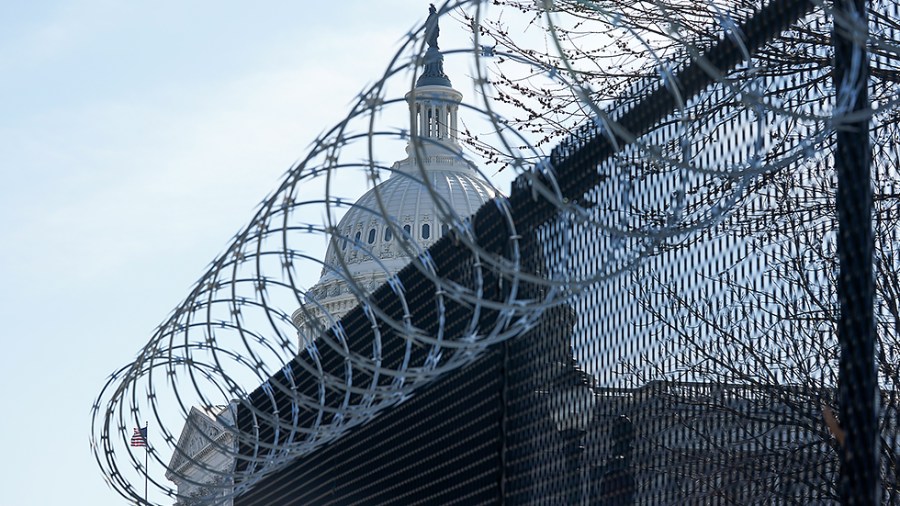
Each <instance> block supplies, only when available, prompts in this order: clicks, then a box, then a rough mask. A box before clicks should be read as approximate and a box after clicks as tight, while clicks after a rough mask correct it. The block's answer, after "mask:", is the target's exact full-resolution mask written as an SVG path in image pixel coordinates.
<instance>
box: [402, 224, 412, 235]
mask: <svg viewBox="0 0 900 506" xmlns="http://www.w3.org/2000/svg"><path fill="white" fill-rule="evenodd" d="M403 231H404V232H406V237H410V236H411V235H412V228H410V226H409V225H403Z"/></svg>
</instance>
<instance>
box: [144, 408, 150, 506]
mask: <svg viewBox="0 0 900 506" xmlns="http://www.w3.org/2000/svg"><path fill="white" fill-rule="evenodd" d="M149 426H150V425H149V423H148V422H147V421H144V504H150V503H149V502H147V482H148V481H149V480H150V468H148V467H147V456H148V455H150V443H149V442H148V441H147V440H148V439H150V437H149V436H150V434H149V433H148V431H149Z"/></svg>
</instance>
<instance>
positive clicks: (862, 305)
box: [833, 0, 880, 505]
mask: <svg viewBox="0 0 900 506" xmlns="http://www.w3.org/2000/svg"><path fill="white" fill-rule="evenodd" d="M866 4H867V2H866V1H865V0H836V1H835V4H834V31H833V39H834V74H833V79H834V85H835V88H836V100H835V112H834V116H833V117H834V118H836V119H837V121H836V123H835V127H836V130H837V131H836V146H835V152H834V163H835V169H836V171H837V201H836V206H837V215H838V230H839V238H838V261H839V265H840V274H839V278H838V286H837V291H838V292H837V293H838V299H839V301H840V318H839V320H838V339H839V341H840V348H841V356H840V378H839V385H840V411H841V418H842V420H841V423H842V425H843V428H844V431H845V433H846V437H845V439H844V446H843V448H842V449H841V469H840V478H839V479H840V481H839V487H838V488H839V491H840V497H841V502H842V503H843V504H845V505H875V504H878V501H879V492H880V490H879V485H878V477H879V467H878V452H877V441H878V381H877V370H876V368H875V329H874V314H873V300H874V285H873V277H872V249H873V236H872V188H871V173H870V172H871V160H872V152H871V147H870V146H869V121H870V115H869V113H868V112H869V110H870V108H869V96H868V76H869V59H868V54H867V52H866V39H867V35H868V27H867V13H866V8H867V5H866Z"/></svg>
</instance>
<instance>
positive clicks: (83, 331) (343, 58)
mask: <svg viewBox="0 0 900 506" xmlns="http://www.w3.org/2000/svg"><path fill="white" fill-rule="evenodd" d="M426 14H427V2H420V1H412V0H379V1H378V2H372V1H357V0H343V1H341V2H287V1H264V2H256V3H253V4H251V3H249V2H238V1H227V0H225V1H223V0H217V1H207V0H193V1H189V2H184V1H173V0H157V1H154V2H148V1H139V2H119V1H112V0H73V1H67V2H62V1H51V0H45V1H35V2H26V1H10V2H3V3H0V173H2V177H3V184H2V185H0V227H2V231H3V239H2V248H0V273H2V280H3V286H2V290H0V294H2V295H0V297H2V299H0V317H2V321H3V326H2V337H3V343H4V350H3V351H4V353H2V354H0V361H2V362H0V371H2V372H0V374H2V378H0V389H2V399H3V402H4V404H5V406H6V409H5V410H4V411H5V416H3V417H2V421H0V424H2V425H0V438H2V442H3V447H4V448H5V450H6V451H7V456H8V463H7V465H6V466H4V467H5V470H4V473H3V478H2V490H3V500H2V502H3V504H9V505H31V504H34V505H44V504H61V503H66V504H72V503H76V504H92V505H106V504H122V503H123V499H122V498H120V497H119V496H118V495H117V494H116V493H115V492H113V491H112V490H110V489H108V488H107V486H106V485H105V483H104V482H103V480H102V477H101V475H100V472H99V470H98V468H97V466H96V464H95V463H94V460H93V457H92V455H91V452H90V448H89V442H88V438H89V435H90V406H91V404H92V403H93V401H94V399H95V397H96V395H97V394H98V392H99V390H100V388H101V387H102V385H103V383H104V382H105V379H106V377H107V376H108V375H109V373H111V372H112V371H113V370H114V369H116V368H118V367H120V366H122V365H124V364H125V363H127V362H128V361H130V360H131V359H132V358H133V357H134V356H135V353H136V351H137V350H138V349H139V348H140V347H141V346H142V345H143V344H144V343H146V341H147V340H148V339H149V337H150V336H151V334H152V332H153V330H154V328H155V327H156V325H157V324H159V323H160V322H161V321H162V320H163V318H164V317H165V316H166V315H167V314H168V313H169V311H170V310H171V309H172V308H173V307H174V306H175V305H176V304H177V303H178V302H179V301H180V300H182V299H183V298H184V296H185V295H186V294H187V291H188V289H189V287H190V286H191V285H192V283H193V282H194V281H196V279H197V278H198V277H199V276H200V275H201V274H202V272H203V270H204V267H205V266H206V265H207V263H208V262H209V261H210V260H212V259H213V258H214V257H215V256H216V255H217V254H218V253H219V252H220V251H221V250H222V248H223V247H224V246H225V245H226V243H227V242H228V240H229V238H230V237H231V236H232V235H233V234H234V233H235V232H236V231H237V230H238V229H239V228H241V227H242V226H243V225H244V224H245V223H246V222H247V220H248V219H249V217H250V215H251V211H252V209H253V208H254V206H255V205H256V204H257V203H258V202H259V201H260V200H261V199H262V198H263V197H264V196H265V195H266V194H267V193H269V191H270V190H271V189H272V188H274V187H275V185H276V183H277V182H278V180H279V179H280V177H281V175H282V174H283V173H284V171H285V170H286V169H287V168H288V167H289V166H290V165H291V164H292V163H293V162H294V161H296V160H297V159H298V158H301V157H302V156H303V155H304V153H305V152H306V151H307V148H308V146H309V144H310V142H312V141H313V139H314V138H315V136H316V134H318V133H320V132H321V131H323V130H325V129H326V128H328V127H330V126H331V125H333V124H334V123H335V122H337V121H338V120H340V119H341V118H342V117H343V116H344V114H346V112H347V109H348V105H349V104H350V103H351V101H352V100H353V98H354V96H355V95H356V93H357V92H359V91H360V90H361V89H362V88H363V87H364V86H365V85H366V84H367V83H369V82H371V81H372V80H374V79H375V78H377V76H379V75H380V73H381V72H382V71H383V69H384V67H385V65H386V63H387V61H388V59H389V57H390V56H391V55H392V54H393V53H394V52H395V51H396V49H397V48H398V47H399V41H400V40H401V38H402V37H403V35H404V34H405V33H406V31H407V30H409V29H410V28H412V27H413V26H415V25H416V24H417V23H421V22H422V21H423V20H424V18H425V15H426ZM442 28H443V29H442V38H443V37H444V34H446V33H448V31H452V30H456V29H458V28H455V27H450V26H446V27H442ZM397 155H398V158H400V157H401V155H402V153H397ZM150 437H151V439H152V438H153V430H152V428H151V435H150ZM73 498H74V500H73ZM151 498H152V497H151Z"/></svg>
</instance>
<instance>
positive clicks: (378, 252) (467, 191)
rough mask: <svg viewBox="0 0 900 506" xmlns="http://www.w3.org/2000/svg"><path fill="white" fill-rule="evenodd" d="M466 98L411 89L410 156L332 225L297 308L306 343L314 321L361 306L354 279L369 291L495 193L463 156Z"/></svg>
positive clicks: (331, 319)
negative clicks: (459, 127)
mask: <svg viewBox="0 0 900 506" xmlns="http://www.w3.org/2000/svg"><path fill="white" fill-rule="evenodd" d="M461 98H462V95H461V94H460V93H459V92H458V91H456V90H454V89H453V88H449V87H446V86H420V87H417V88H416V89H414V90H413V91H412V92H410V93H409V94H408V95H407V101H408V102H409V104H410V108H412V109H413V111H415V114H414V117H415V118H416V119H415V123H414V124H413V125H411V126H412V130H413V132H416V135H415V136H414V137H413V138H412V139H411V145H410V146H408V147H407V149H406V151H407V155H408V156H407V158H406V159H405V160H402V161H400V162H397V163H395V164H394V166H393V167H392V170H393V173H392V175H391V177H390V178H389V179H388V180H387V181H384V182H382V183H380V184H378V185H376V186H375V187H374V188H372V189H370V190H369V191H368V192H366V193H365V194H364V195H363V196H362V197H360V198H359V200H357V201H356V203H354V204H353V207H351V208H350V209H349V210H348V211H347V214H345V215H344V217H343V218H342V219H341V221H340V223H339V224H338V226H337V228H336V230H335V231H334V233H333V235H332V237H331V240H330V241H329V245H328V250H327V251H326V253H325V262H324V267H323V269H322V275H321V278H320V279H319V281H318V282H317V283H316V284H315V285H314V286H313V287H312V288H310V289H309V290H308V291H307V292H306V303H305V304H303V307H301V308H300V309H298V310H297V311H295V312H294V314H293V315H292V320H293V322H294V324H295V325H296V326H297V329H298V330H299V331H300V336H301V344H302V342H303V341H304V340H308V339H312V338H314V336H315V333H316V332H317V331H318V330H319V329H316V328H314V327H316V325H310V324H311V323H313V321H316V322H318V324H320V325H321V327H324V328H328V327H331V326H332V325H333V324H334V323H335V322H336V321H337V320H339V319H340V318H341V317H342V316H344V315H345V314H346V313H347V312H349V311H350V310H351V309H353V308H354V307H355V306H356V305H357V303H358V302H359V298H358V297H357V294H355V293H354V291H353V289H351V287H352V286H355V287H356V290H357V292H359V291H362V292H363V293H364V294H368V293H371V292H372V291H374V290H375V289H376V288H377V287H378V286H380V285H381V284H382V283H384V282H385V281H386V280H387V279H388V277H390V276H393V275H394V274H396V273H397V272H399V271H400V270H401V269H402V268H403V267H405V266H406V265H407V264H408V263H409V262H410V260H411V258H410V253H412V254H416V252H417V251H422V250H424V249H426V248H428V247H429V246H431V245H432V244H434V242H435V241H437V240H438V239H439V238H440V237H441V236H443V235H444V234H445V233H446V232H447V231H448V230H449V228H450V227H452V226H453V225H454V223H457V222H458V221H459V220H463V219H466V218H468V217H469V216H471V215H473V214H475V212H476V211H477V210H478V208H479V207H481V206H482V204H484V203H485V202H487V201H488V200H490V199H492V198H494V196H495V195H496V194H497V191H496V190H495V189H494V188H493V187H492V186H491V184H490V183H489V182H487V181H486V180H485V179H483V178H482V177H480V176H479V174H478V173H477V172H476V171H475V170H474V169H473V168H472V167H471V166H470V165H469V163H468V162H466V160H465V159H463V157H462V155H461V153H462V148H461V146H460V145H459V144H458V142H457V132H456V122H457V118H456V114H457V108H458V104H459V102H460V100H461ZM412 142H415V143H416V145H417V148H414V146H413V144H412ZM407 241H409V242H407ZM351 280H352V283H351V282H350V281H351ZM321 327H320V328H321Z"/></svg>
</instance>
